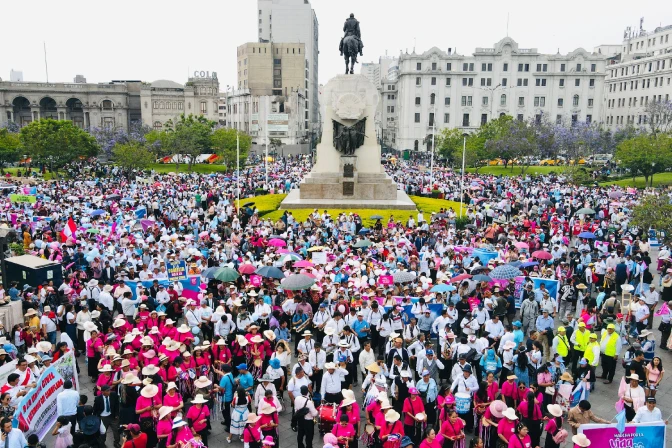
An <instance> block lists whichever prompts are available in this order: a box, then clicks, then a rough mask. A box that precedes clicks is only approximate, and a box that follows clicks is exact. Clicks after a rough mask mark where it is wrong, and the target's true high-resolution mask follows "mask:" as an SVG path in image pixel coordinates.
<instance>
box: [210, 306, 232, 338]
mask: <svg viewBox="0 0 672 448" xmlns="http://www.w3.org/2000/svg"><path fill="white" fill-rule="evenodd" d="M220 308H221V314H220ZM213 316H219V319H217V322H216V323H215V330H214V331H215V336H221V337H223V338H225V337H227V336H228V335H229V334H231V333H234V332H235V331H236V324H234V323H233V320H232V319H231V316H230V315H228V314H224V307H222V306H219V307H217V310H216V312H215V314H213Z"/></svg>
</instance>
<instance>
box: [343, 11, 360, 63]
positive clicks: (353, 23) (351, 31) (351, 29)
mask: <svg viewBox="0 0 672 448" xmlns="http://www.w3.org/2000/svg"><path fill="white" fill-rule="evenodd" d="M343 31H344V32H345V36H344V37H343V39H345V38H346V37H348V36H354V37H355V38H356V40H357V42H358V44H359V55H360V56H364V54H363V53H362V50H363V49H364V44H362V33H361V32H360V31H359V21H358V20H357V19H355V15H354V14H350V18H349V19H346V21H345V25H343ZM343 39H341V44H340V45H339V47H338V49H339V51H340V52H341V56H343ZM356 57H357V55H355V58H356Z"/></svg>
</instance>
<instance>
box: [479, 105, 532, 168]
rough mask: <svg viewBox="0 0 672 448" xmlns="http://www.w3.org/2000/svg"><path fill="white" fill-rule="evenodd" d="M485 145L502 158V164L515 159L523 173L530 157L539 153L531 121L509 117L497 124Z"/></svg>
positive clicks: (505, 164)
mask: <svg viewBox="0 0 672 448" xmlns="http://www.w3.org/2000/svg"><path fill="white" fill-rule="evenodd" d="M501 118H505V117H501ZM485 146H486V148H487V149H488V150H490V151H492V152H493V153H494V154H496V155H497V157H500V158H501V159H503V160H504V166H507V165H508V163H509V162H513V161H514V160H517V161H518V164H519V165H520V166H521V174H525V171H526V170H527V169H528V168H529V166H530V160H531V158H532V157H533V156H536V155H538V154H539V146H538V142H537V136H536V134H535V130H534V128H533V126H532V125H531V123H530V122H528V121H524V120H513V119H512V118H511V117H509V118H508V119H505V120H503V121H502V122H500V123H499V124H498V125H497V128H496V132H494V133H493V136H492V138H490V139H488V140H487V142H486V144H485ZM511 170H513V163H512V164H511Z"/></svg>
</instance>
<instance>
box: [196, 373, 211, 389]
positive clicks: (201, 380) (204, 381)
mask: <svg viewBox="0 0 672 448" xmlns="http://www.w3.org/2000/svg"><path fill="white" fill-rule="evenodd" d="M211 384H212V381H210V380H209V379H208V378H207V377H205V376H200V377H198V379H197V380H196V381H194V386H196V387H198V388H199V389H201V388H204V387H208V386H209V385H211Z"/></svg>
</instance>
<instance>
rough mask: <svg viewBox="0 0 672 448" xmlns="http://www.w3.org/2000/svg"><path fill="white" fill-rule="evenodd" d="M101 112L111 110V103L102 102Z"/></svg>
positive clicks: (108, 101)
mask: <svg viewBox="0 0 672 448" xmlns="http://www.w3.org/2000/svg"><path fill="white" fill-rule="evenodd" d="M102 106H103V110H112V101H110V100H104V101H103V102H102Z"/></svg>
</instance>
